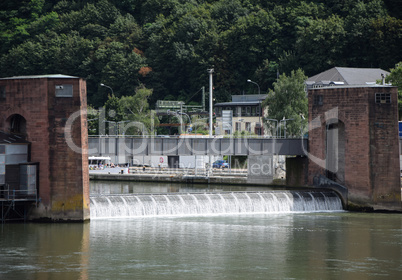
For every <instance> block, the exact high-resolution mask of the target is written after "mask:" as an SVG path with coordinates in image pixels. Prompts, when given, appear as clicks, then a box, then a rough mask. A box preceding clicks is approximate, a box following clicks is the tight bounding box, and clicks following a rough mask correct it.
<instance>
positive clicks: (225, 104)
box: [214, 101, 262, 107]
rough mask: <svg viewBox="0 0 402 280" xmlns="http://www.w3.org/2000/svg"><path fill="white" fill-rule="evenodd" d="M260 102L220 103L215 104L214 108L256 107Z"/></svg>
mask: <svg viewBox="0 0 402 280" xmlns="http://www.w3.org/2000/svg"><path fill="white" fill-rule="evenodd" d="M261 102H262V101H242V102H222V103H216V104H214V106H217V107H220V106H252V105H258V104H261Z"/></svg>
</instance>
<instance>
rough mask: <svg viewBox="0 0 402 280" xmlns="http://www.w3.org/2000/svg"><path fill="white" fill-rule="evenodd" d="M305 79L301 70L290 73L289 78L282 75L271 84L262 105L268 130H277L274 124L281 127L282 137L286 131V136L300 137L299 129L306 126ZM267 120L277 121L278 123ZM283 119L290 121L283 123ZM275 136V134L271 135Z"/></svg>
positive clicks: (306, 101)
mask: <svg viewBox="0 0 402 280" xmlns="http://www.w3.org/2000/svg"><path fill="white" fill-rule="evenodd" d="M306 79H307V77H306V76H305V75H304V73H303V71H302V70H301V69H298V70H296V71H292V72H291V73H290V75H289V76H287V75H286V74H282V75H280V76H279V79H278V81H277V82H275V83H274V84H273V90H272V89H270V90H269V93H268V96H267V98H266V99H265V100H264V102H263V103H262V106H263V107H264V108H267V109H268V115H267V116H266V117H265V118H264V119H265V120H264V122H265V123H266V124H267V126H268V127H269V128H273V129H277V128H276V127H275V125H276V124H278V123H279V125H280V126H281V131H282V133H281V134H282V136H283V135H284V131H285V130H286V136H287V137H292V136H300V134H301V129H302V127H304V126H305V125H306V122H307V121H306V120H305V119H303V117H304V118H306V119H307V113H308V100H307V96H306V91H305V84H304V82H305V80H306ZM268 119H275V120H278V123H275V122H272V121H270V120H268ZM284 119H290V120H288V121H286V128H285V126H284V125H285V122H284V121H281V120H284ZM272 135H275V132H273V133H272Z"/></svg>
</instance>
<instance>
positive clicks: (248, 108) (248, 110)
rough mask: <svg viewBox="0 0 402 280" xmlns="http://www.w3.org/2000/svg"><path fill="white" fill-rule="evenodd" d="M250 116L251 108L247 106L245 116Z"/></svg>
mask: <svg viewBox="0 0 402 280" xmlns="http://www.w3.org/2000/svg"><path fill="white" fill-rule="evenodd" d="M250 115H251V107H250V106H247V116H250Z"/></svg>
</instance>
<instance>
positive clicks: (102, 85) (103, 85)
mask: <svg viewBox="0 0 402 280" xmlns="http://www.w3.org/2000/svg"><path fill="white" fill-rule="evenodd" d="M100 85H101V87H107V88H110V90H111V91H112V94H113V95H114V92H113V89H112V88H111V87H109V86H107V85H105V84H103V83H101V84H100Z"/></svg>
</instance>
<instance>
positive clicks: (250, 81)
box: [247, 79, 261, 94]
mask: <svg viewBox="0 0 402 280" xmlns="http://www.w3.org/2000/svg"><path fill="white" fill-rule="evenodd" d="M247 82H249V83H253V84H256V85H257V87H258V94H261V91H260V86H259V85H258V84H257V83H256V82H253V81H252V80H250V79H248V80H247Z"/></svg>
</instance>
